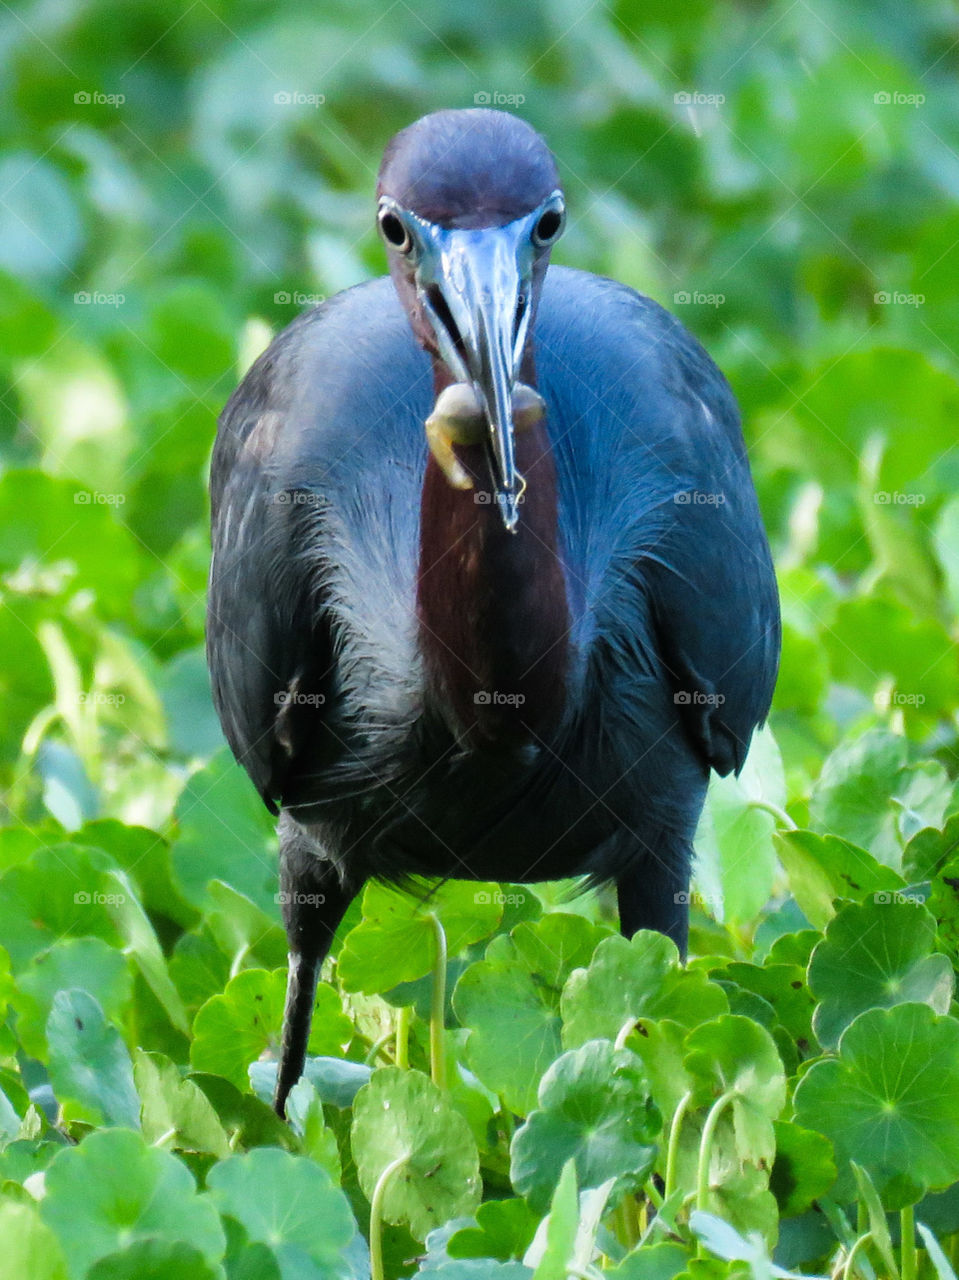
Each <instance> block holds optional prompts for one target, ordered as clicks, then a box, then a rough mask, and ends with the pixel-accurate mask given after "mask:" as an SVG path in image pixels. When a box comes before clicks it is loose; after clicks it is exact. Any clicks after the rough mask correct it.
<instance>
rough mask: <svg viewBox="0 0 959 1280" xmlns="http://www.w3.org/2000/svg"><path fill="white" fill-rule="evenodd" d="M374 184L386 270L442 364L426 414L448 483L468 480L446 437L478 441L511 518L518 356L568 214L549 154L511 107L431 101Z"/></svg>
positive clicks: (529, 416)
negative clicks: (446, 105) (439, 105)
mask: <svg viewBox="0 0 959 1280" xmlns="http://www.w3.org/2000/svg"><path fill="white" fill-rule="evenodd" d="M377 197H378V200H379V209H378V215H377V218H378V224H379V229H380V234H381V235H382V237H383V240H384V241H385V243H386V248H387V253H388V256H389V262H390V273H391V275H392V276H393V280H394V283H395V284H396V288H397V291H398V293H399V296H400V300H401V302H402V303H403V306H404V307H405V309H406V312H407V314H408V316H409V318H410V323H411V325H412V327H413V332H414V333H415V335H416V337H417V339H418V341H419V342H420V343H421V345H422V346H424V347H425V348H426V350H427V351H428V352H429V353H430V354H431V355H432V356H433V358H434V361H438V362H440V364H441V365H442V366H445V369H446V371H448V374H449V377H448V379H447V378H444V379H443V381H444V382H448V383H450V384H451V385H449V386H447V387H446V389H445V390H444V391H443V392H442V393H441V395H440V397H439V399H438V400H437V404H436V408H435V409H434V412H433V414H432V416H431V418H430V419H429V421H428V422H427V434H428V438H429V441H430V446H431V448H432V450H433V454H434V456H435V457H436V459H437V461H438V462H439V464H440V466H441V467H442V468H443V470H444V472H445V474H446V476H447V479H448V480H449V481H450V483H451V484H453V485H456V486H457V487H460V488H466V487H469V485H470V483H471V482H470V480H469V477H468V476H467V475H466V472H465V471H464V469H463V468H462V466H460V464H459V463H458V462H457V460H456V456H455V453H454V451H453V447H452V446H453V445H454V444H458V443H459V444H471V443H480V442H485V444H486V446H487V450H488V455H489V464H490V471H491V478H492V482H493V488H494V491H495V493H496V497H497V502H498V506H499V509H500V512H501V514H502V517H503V522H504V524H505V525H506V528H507V529H511V530H512V529H513V528H515V525H516V521H517V501H518V498H519V495H520V493H521V491H522V477H521V476H519V474H518V472H517V470H516V465H515V461H514V440H513V436H514V431H516V430H522V429H523V428H524V427H527V426H529V425H531V424H532V423H533V422H535V421H536V420H537V419H538V417H540V416H541V413H542V407H541V402H540V401H539V399H538V397H537V396H536V394H535V392H534V391H533V390H532V389H531V388H529V387H526V386H524V385H523V384H522V383H521V382H520V381H519V378H520V370H521V366H522V364H523V357H524V354H525V352H526V348H527V344H528V342H529V340H530V331H531V325H532V320H533V317H534V315H535V313H536V305H537V300H538V297H539V290H540V287H541V285H542V281H543V276H544V275H545V272H546V267H547V264H548V261H549V254H550V249H551V248H552V246H553V244H554V243H555V242H556V240H557V239H558V238H559V236H560V235H561V233H562V230H563V225H564V222H565V218H566V213H565V204H564V200H563V193H562V191H561V190H560V186H559V176H558V174H557V171H556V163H555V161H554V160H553V157H552V155H551V153H550V151H549V148H548V147H547V146H546V144H545V142H544V141H543V139H542V138H541V137H540V136H539V134H538V133H537V132H536V130H535V129H533V128H531V127H530V125H528V124H526V122H525V121H523V120H520V119H518V118H517V117H516V116H512V115H509V114H508V113H506V112H503V111H489V110H486V109H483V108H478V109H473V110H466V111H437V112H435V113H434V114H433V115H428V116H424V117H423V118H422V119H421V120H417V122H416V123H415V124H412V125H410V126H409V128H407V129H404V130H403V131H402V132H401V133H398V134H397V135H396V136H395V137H394V138H393V139H392V141H391V142H390V144H389V146H388V147H387V148H386V154H385V156H384V157H383V163H382V165H381V167H380V175H379V181H378V183H377Z"/></svg>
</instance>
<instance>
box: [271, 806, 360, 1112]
mask: <svg viewBox="0 0 959 1280" xmlns="http://www.w3.org/2000/svg"><path fill="white" fill-rule="evenodd" d="M279 830H280V902H281V904H282V908H283V923H284V924H285V925H286V936H287V939H288V941H289V947H290V952H289V972H288V976H287V984H286V1008H285V1009H284V1012H283V1035H282V1039H281V1042H280V1065H279V1069H278V1071H277V1077H276V1093H275V1094H274V1097H273V1107H274V1110H275V1111H276V1112H277V1114H278V1115H280V1116H283V1115H285V1114H286V1099H287V1095H288V1094H289V1092H290V1090H291V1089H292V1088H293V1086H294V1085H295V1084H296V1082H297V1080H299V1078H300V1076H301V1075H302V1074H303V1064H304V1063H305V1061H306V1046H307V1041H308V1040H309V1038H310V1024H311V1022H312V1020H313V1002H314V1000H315V998H316V979H317V974H318V973H319V969H320V965H321V964H322V963H323V961H324V959H325V958H326V955H327V952H328V951H329V949H330V946H331V944H332V942H333V935H334V934H335V933H336V927H337V925H338V924H339V923H340V921H341V920H342V919H343V916H344V915H345V913H346V909H347V907H348V906H349V905H350V901H351V899H352V897H353V894H352V892H349V891H348V890H346V889H344V888H343V886H342V885H341V884H340V878H339V875H338V874H337V871H336V867H335V866H334V865H333V863H332V862H327V861H325V860H324V859H322V858H321V857H320V856H318V853H317V850H316V847H315V845H313V843H312V842H311V841H310V840H309V838H308V837H307V836H306V834H305V833H304V832H303V831H302V830H301V829H300V828H298V827H297V826H296V825H295V824H294V823H293V822H291V821H289V819H288V818H287V817H286V816H285V815H284V817H282V818H281V819H280V826H279Z"/></svg>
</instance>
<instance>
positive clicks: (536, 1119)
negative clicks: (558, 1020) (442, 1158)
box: [510, 1040, 662, 1213]
mask: <svg viewBox="0 0 959 1280" xmlns="http://www.w3.org/2000/svg"><path fill="white" fill-rule="evenodd" d="M661 1126H662V1120H661V1117H660V1114H659V1111H658V1110H657V1108H656V1106H655V1104H654V1103H653V1101H652V1098H651V1097H650V1090H649V1085H648V1083H647V1082H646V1079H645V1076H644V1074H643V1069H642V1062H641V1060H640V1059H639V1058H637V1056H636V1055H635V1054H634V1053H632V1052H630V1050H628V1049H614V1048H613V1046H612V1045H611V1044H610V1043H609V1041H608V1040H591V1041H589V1042H588V1043H587V1044H584V1045H583V1046H582V1047H581V1048H579V1049H572V1050H570V1051H569V1052H567V1053H564V1054H563V1055H562V1057H560V1058H557V1060H556V1061H555V1062H554V1063H553V1065H552V1066H551V1067H550V1069H549V1070H548V1071H547V1072H546V1074H545V1075H544V1076H543V1079H542V1082H541V1083H540V1087H539V1106H538V1108H537V1109H536V1110H535V1111H533V1112H531V1114H530V1116H529V1118H528V1119H527V1121H526V1123H525V1124H524V1125H523V1126H522V1127H521V1128H520V1129H518V1130H517V1131H516V1135H515V1137H514V1138H513V1142H512V1145H511V1149H510V1178H511V1180H512V1183H513V1185H514V1187H515V1188H516V1190H517V1191H519V1193H520V1194H521V1195H524V1196H525V1197H526V1198H527V1200H528V1201H529V1202H530V1204H531V1205H532V1207H533V1208H534V1209H535V1210H537V1211H538V1212H541V1213H545V1212H546V1210H547V1208H548V1207H549V1203H550V1200H551V1198H552V1194H553V1191H554V1188H555V1187H556V1170H557V1169H560V1168H562V1167H563V1166H564V1165H565V1164H566V1162H567V1160H573V1161H574V1162H575V1165H576V1174H577V1182H578V1183H579V1184H580V1185H582V1186H583V1187H598V1186H600V1185H601V1184H602V1183H604V1182H606V1181H607V1180H609V1179H615V1180H616V1191H615V1194H616V1196H617V1197H618V1196H620V1195H622V1194H623V1193H625V1192H627V1191H637V1190H638V1189H639V1188H640V1187H641V1186H642V1184H643V1181H644V1180H645V1178H646V1177H647V1176H648V1174H649V1172H650V1170H651V1169H652V1167H653V1161H654V1160H655V1158H656V1144H655V1138H656V1135H657V1134H658V1132H659V1130H660V1128H661Z"/></svg>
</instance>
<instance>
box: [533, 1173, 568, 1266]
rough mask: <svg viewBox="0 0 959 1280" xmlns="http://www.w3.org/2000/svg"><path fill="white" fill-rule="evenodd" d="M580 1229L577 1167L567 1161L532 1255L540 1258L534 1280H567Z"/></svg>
mask: <svg viewBox="0 0 959 1280" xmlns="http://www.w3.org/2000/svg"><path fill="white" fill-rule="evenodd" d="M578 1225H579V1196H578V1195H577V1191H576V1164H575V1162H574V1161H573V1160H567V1161H566V1163H565V1164H564V1165H563V1168H562V1169H561V1170H560V1175H559V1179H558V1181H557V1183H556V1190H555V1192H554V1193H553V1199H552V1202H551V1204H550V1206H549V1217H548V1218H547V1220H546V1227H545V1233H544V1238H543V1241H542V1245H541V1247H539V1248H538V1247H537V1246H538V1245H539V1241H537V1242H536V1244H534V1246H533V1251H534V1252H536V1253H538V1254H539V1257H538V1261H537V1263H536V1270H535V1271H534V1272H533V1280H567V1276H568V1274H569V1263H570V1260H571V1258H572V1256H573V1250H574V1248H575V1246H576V1229H577V1227H578Z"/></svg>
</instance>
